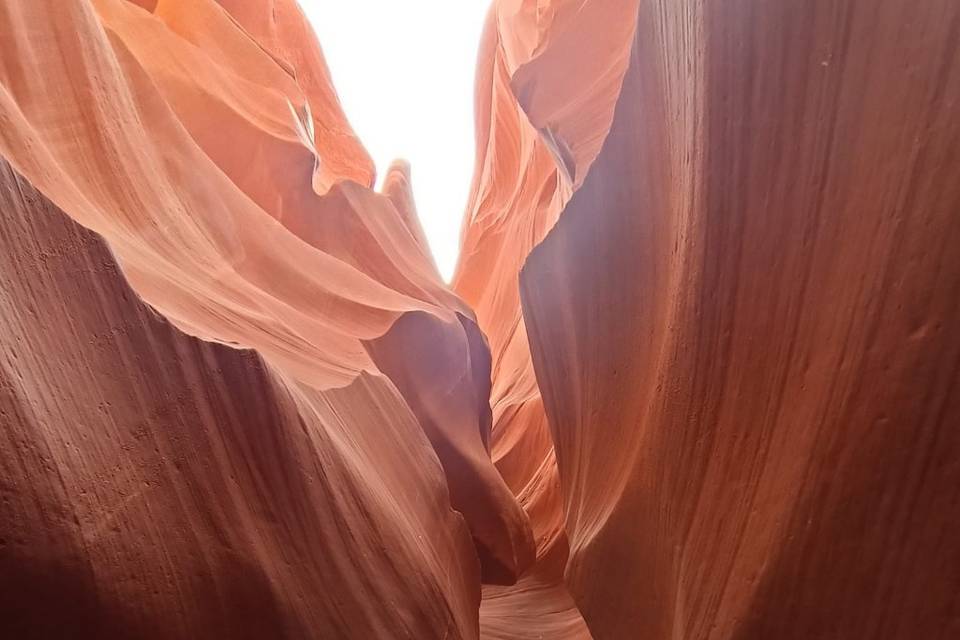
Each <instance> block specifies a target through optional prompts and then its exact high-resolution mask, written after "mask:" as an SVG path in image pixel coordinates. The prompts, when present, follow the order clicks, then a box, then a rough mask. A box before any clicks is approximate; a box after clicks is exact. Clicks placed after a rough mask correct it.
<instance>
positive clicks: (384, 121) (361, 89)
mask: <svg viewBox="0 0 960 640" xmlns="http://www.w3.org/2000/svg"><path fill="white" fill-rule="evenodd" d="M300 4H301V6H302V7H303V10H304V12H305V13H306V14H307V17H308V18H309V19H310V21H311V22H312V24H313V28H314V30H315V31H316V32H317V36H318V37H319V39H320V44H321V46H322V47H323V52H324V55H325V56H326V58H327V64H328V65H329V66H330V73H331V74H332V76H333V82H334V85H335V86H336V88H337V93H338V94H339V96H340V101H341V103H342V104H343V108H344V111H345V112H346V114H347V118H348V119H349V120H350V124H351V125H352V126H353V128H354V130H355V131H356V133H357V135H358V136H359V137H360V141H361V142H362V143H363V145H364V146H365V147H366V148H367V151H368V152H369V153H370V155H371V156H373V161H374V162H375V163H376V165H377V176H378V186H379V181H380V180H382V178H383V175H384V174H385V173H386V170H387V167H389V165H390V162H391V161H392V160H394V159H395V158H405V159H406V160H408V161H409V162H410V164H411V172H412V179H413V190H414V195H415V197H416V201H417V209H418V212H419V214H420V220H421V222H422V223H423V228H424V231H425V232H426V234H427V240H428V241H429V243H430V248H431V250H432V251H433V255H434V258H435V259H436V261H437V266H438V267H439V268H440V273H441V274H442V275H443V277H444V278H445V279H447V280H449V278H450V276H451V275H452V274H453V268H454V266H455V264H456V260H457V252H458V250H459V242H460V238H459V235H460V222H461V220H462V218H463V211H464V208H465V206H466V200H467V196H468V191H469V188H470V179H471V177H472V175H473V160H474V140H473V136H474V131H473V78H474V71H475V69H476V57H477V48H478V46H479V43H480V32H481V31H482V29H483V21H484V18H485V16H486V11H487V7H488V6H489V4H490V0H300Z"/></svg>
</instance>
